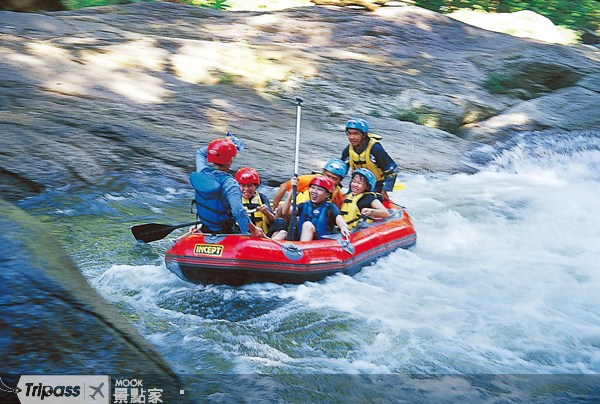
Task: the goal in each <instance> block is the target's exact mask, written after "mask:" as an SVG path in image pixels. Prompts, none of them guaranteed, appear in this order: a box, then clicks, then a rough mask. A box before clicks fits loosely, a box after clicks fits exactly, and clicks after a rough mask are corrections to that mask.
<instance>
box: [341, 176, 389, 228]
mask: <svg viewBox="0 0 600 404" xmlns="http://www.w3.org/2000/svg"><path fill="white" fill-rule="evenodd" d="M375 182H376V181H375V175H374V174H373V173H372V172H371V171H369V170H367V169H366V168H359V169H357V170H356V171H354V172H353V173H352V179H351V180H350V192H348V193H347V194H346V198H345V199H344V203H343V204H342V207H341V208H340V211H341V213H342V217H343V218H344V220H345V221H346V223H348V227H350V228H351V229H352V228H354V227H355V226H356V225H358V223H359V220H360V219H362V218H365V219H367V221H372V220H371V219H385V218H387V217H389V216H390V212H389V210H387V208H386V207H385V206H383V204H382V203H381V200H382V199H383V198H382V197H381V195H380V194H377V193H375V192H373V189H375Z"/></svg>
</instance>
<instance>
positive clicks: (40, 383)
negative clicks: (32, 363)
mask: <svg viewBox="0 0 600 404" xmlns="http://www.w3.org/2000/svg"><path fill="white" fill-rule="evenodd" d="M109 389H110V378H109V377H108V376H106V375H102V376H82V375H60V376H56V375H22V376H21V378H20V379H19V384H18V385H17V387H16V388H15V389H13V390H12V391H14V392H15V393H16V394H17V397H19V401H20V402H21V404H34V403H35V404H38V403H44V404H76V403H77V404H78V403H94V404H96V403H97V404H109V400H110V391H109Z"/></svg>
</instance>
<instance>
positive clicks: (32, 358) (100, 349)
mask: <svg viewBox="0 0 600 404" xmlns="http://www.w3.org/2000/svg"><path fill="white" fill-rule="evenodd" d="M0 226H1V227H2V233H1V234H0V261H1V262H2V271H0V292H1V293H0V323H2V324H3V326H2V332H0V342H1V345H2V350H1V352H0V360H1V361H2V368H3V369H4V370H5V373H8V372H10V373H11V374H80V375H88V374H95V375H99V374H107V375H140V377H148V376H149V375H156V376H155V377H157V378H159V379H160V381H161V383H164V385H167V386H170V387H172V388H173V391H172V393H174V394H175V396H174V397H172V398H177V396H178V395H179V394H178V393H179V389H177V388H176V387H177V386H179V385H181V383H180V382H179V380H178V378H177V376H175V374H174V373H173V372H172V371H171V370H170V366H169V365H168V364H167V363H166V362H164V360H163V359H162V358H161V357H160V356H159V355H158V354H157V353H156V352H155V351H154V349H153V348H152V347H151V346H150V345H149V344H148V343H147V342H146V341H145V340H144V339H143V338H141V337H140V336H139V335H138V334H137V332H136V331H134V330H133V328H131V326H130V325H129V324H127V323H126V322H125V321H124V320H123V319H122V317H121V316H120V315H119V314H118V313H117V312H116V310H115V309H114V308H113V307H112V306H110V305H108V304H107V303H105V302H104V301H103V300H102V298H101V297H100V296H99V295H98V294H97V293H96V292H95V291H94V290H93V289H92V288H91V287H90V286H89V285H88V284H87V282H86V281H85V280H84V278H83V276H82V275H81V273H80V272H79V270H78V269H77V268H76V267H75V265H74V264H73V263H72V261H71V260H70V259H69V258H68V257H67V255H66V253H65V252H64V251H63V250H62V248H61V247H60V245H58V244H57V243H56V242H55V241H54V239H53V237H48V234H50V233H51V230H50V229H48V228H46V227H43V226H41V225H40V224H38V223H36V219H34V218H32V217H30V216H28V215H27V214H26V213H24V212H23V211H22V210H20V209H18V208H16V207H14V206H12V205H10V204H8V203H7V202H4V201H2V200H0ZM159 375H160V376H159ZM165 398H167V397H166V395H165V396H163V399H165Z"/></svg>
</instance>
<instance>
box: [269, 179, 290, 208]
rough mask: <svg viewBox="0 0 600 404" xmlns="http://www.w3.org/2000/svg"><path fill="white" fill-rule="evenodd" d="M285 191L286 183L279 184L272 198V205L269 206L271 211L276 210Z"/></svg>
mask: <svg viewBox="0 0 600 404" xmlns="http://www.w3.org/2000/svg"><path fill="white" fill-rule="evenodd" d="M286 191H287V186H286V183H285V182H284V183H283V184H281V185H280V186H279V188H278V189H277V192H276V193H275V196H274V197H273V203H272V204H271V207H272V209H273V210H275V209H277V206H279V202H281V200H282V199H283V196H284V195H285V192H286Z"/></svg>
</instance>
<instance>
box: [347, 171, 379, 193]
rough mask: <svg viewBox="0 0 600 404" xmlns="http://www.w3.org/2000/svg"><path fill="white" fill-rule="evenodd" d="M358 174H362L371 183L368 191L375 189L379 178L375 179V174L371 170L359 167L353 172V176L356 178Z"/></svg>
mask: <svg viewBox="0 0 600 404" xmlns="http://www.w3.org/2000/svg"><path fill="white" fill-rule="evenodd" d="M356 174H360V175H362V176H363V177H364V178H365V179H366V180H367V183H368V184H369V188H368V189H367V191H374V190H375V183H376V182H377V180H376V179H375V174H373V173H372V172H371V170H369V169H367V168H359V169H357V170H356V171H354V172H353V173H352V178H354V176H355V175H356Z"/></svg>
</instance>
